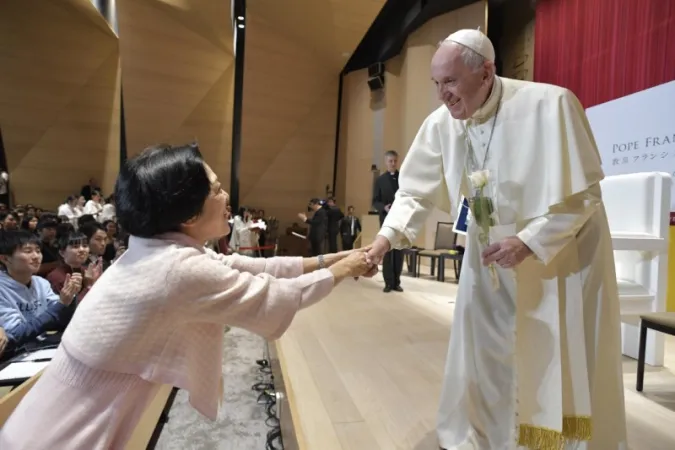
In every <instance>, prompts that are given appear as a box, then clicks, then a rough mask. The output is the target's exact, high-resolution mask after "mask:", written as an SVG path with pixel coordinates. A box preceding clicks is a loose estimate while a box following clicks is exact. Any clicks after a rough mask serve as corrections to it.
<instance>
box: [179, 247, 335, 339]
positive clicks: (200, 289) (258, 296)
mask: <svg viewBox="0 0 675 450" xmlns="http://www.w3.org/2000/svg"><path fill="white" fill-rule="evenodd" d="M172 273H173V276H172V278H171V283H175V284H174V286H172V288H171V289H170V291H172V292H176V293H177V295H178V296H179V297H180V298H181V299H184V300H181V302H180V309H181V311H180V312H179V313H180V314H183V315H184V316H185V317H186V318H189V319H190V321H195V322H207V323H219V324H223V325H225V324H227V325H232V326H236V327H240V328H244V329H247V330H249V331H251V332H253V333H257V334H259V335H261V336H263V337H265V338H267V339H277V338H279V337H280V336H281V335H282V334H283V333H284V331H286V329H287V328H288V327H289V326H290V324H291V321H292V320H293V317H294V316H295V314H296V313H297V312H298V311H299V310H300V309H302V308H306V307H308V306H310V305H313V304H314V303H316V302H318V301H319V300H321V299H323V298H324V297H326V296H327V295H328V294H329V293H330V292H331V290H332V289H333V286H334V278H333V274H332V272H331V271H330V270H328V269H321V270H317V271H314V272H311V273H308V274H305V275H300V276H298V277H295V278H288V279H281V278H275V277H273V276H272V275H270V274H268V273H259V274H257V275H254V274H252V273H249V272H242V271H239V270H237V269H235V268H234V267H230V266H229V265H227V264H223V263H222V261H221V260H220V259H216V258H213V257H212V256H211V255H208V254H205V253H199V254H197V253H196V252H195V253H191V254H190V255H189V256H187V257H184V258H181V259H180V260H179V261H177V263H176V266H175V267H174V270H173V271H172ZM177 298H178V297H177Z"/></svg>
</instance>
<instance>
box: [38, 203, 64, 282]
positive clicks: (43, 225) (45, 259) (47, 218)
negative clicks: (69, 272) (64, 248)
mask: <svg viewBox="0 0 675 450" xmlns="http://www.w3.org/2000/svg"><path fill="white" fill-rule="evenodd" d="M58 226H59V221H58V219H57V218H56V216H54V215H53V214H48V213H44V214H42V216H40V220H38V224H37V232H38V237H39V238H40V250H41V251H42V265H41V266H40V270H39V272H38V275H40V276H46V275H47V274H48V273H49V272H51V271H52V270H54V268H56V266H58V265H59V248H58V246H57V245H56V230H57V228H58Z"/></svg>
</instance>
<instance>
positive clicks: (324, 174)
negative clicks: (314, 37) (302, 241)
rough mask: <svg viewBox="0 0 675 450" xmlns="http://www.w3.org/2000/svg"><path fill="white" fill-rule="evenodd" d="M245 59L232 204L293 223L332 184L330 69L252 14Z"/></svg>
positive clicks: (333, 81)
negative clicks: (236, 194) (237, 169)
mask: <svg viewBox="0 0 675 450" xmlns="http://www.w3.org/2000/svg"><path fill="white" fill-rule="evenodd" d="M245 61H246V63H245V72H244V74H245V75H244V101H243V122H242V150H241V165H240V175H239V176H240V189H241V197H240V204H241V205H245V206H249V207H257V208H264V209H265V212H266V213H267V214H271V215H274V216H276V217H278V218H279V219H280V220H281V221H282V222H285V223H287V222H292V221H296V220H297V218H296V215H297V213H298V212H301V211H304V210H306V206H307V201H308V200H309V199H310V198H312V197H321V196H325V187H326V185H332V183H333V158H334V154H335V123H336V113H337V94H338V75H337V71H335V70H333V68H332V67H330V66H327V65H326V63H325V61H324V60H322V59H321V58H319V57H318V56H317V55H316V54H314V53H313V52H312V50H311V49H310V48H308V47H307V46H305V45H304V44H303V42H301V41H298V40H295V39H294V38H292V37H288V36H286V35H285V34H283V33H281V32H279V31H277V30H276V29H275V28H270V27H267V26H266V23H265V22H264V21H262V20H258V19H256V17H255V16H252V15H249V17H248V18H247V24H246V60H245Z"/></svg>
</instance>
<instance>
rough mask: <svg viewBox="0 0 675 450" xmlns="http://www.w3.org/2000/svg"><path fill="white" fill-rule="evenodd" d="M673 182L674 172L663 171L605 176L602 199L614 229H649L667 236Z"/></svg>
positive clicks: (655, 234) (602, 183)
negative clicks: (672, 174) (670, 173)
mask: <svg viewBox="0 0 675 450" xmlns="http://www.w3.org/2000/svg"><path fill="white" fill-rule="evenodd" d="M671 184H672V178H671V176H670V175H669V174H667V173H660V172H641V173H629V174H625V175H613V176H609V177H607V178H605V179H604V180H602V181H601V182H600V186H601V187H602V201H603V203H604V204H605V209H606V210H607V220H608V221H609V227H610V229H611V230H612V233H619V234H620V233H648V234H651V235H653V236H658V237H661V238H666V237H667V236H668V232H669V225H670V224H669V213H670V189H671Z"/></svg>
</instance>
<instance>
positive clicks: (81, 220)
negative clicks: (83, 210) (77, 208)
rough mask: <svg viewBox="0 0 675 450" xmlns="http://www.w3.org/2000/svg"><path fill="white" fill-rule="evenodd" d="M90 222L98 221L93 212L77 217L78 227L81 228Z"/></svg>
mask: <svg viewBox="0 0 675 450" xmlns="http://www.w3.org/2000/svg"><path fill="white" fill-rule="evenodd" d="M89 222H96V223H98V222H97V220H96V217H94V216H92V215H91V214H82V215H81V216H80V217H78V218H77V229H78V230H79V229H80V227H82V225H84V224H85V223H89Z"/></svg>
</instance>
